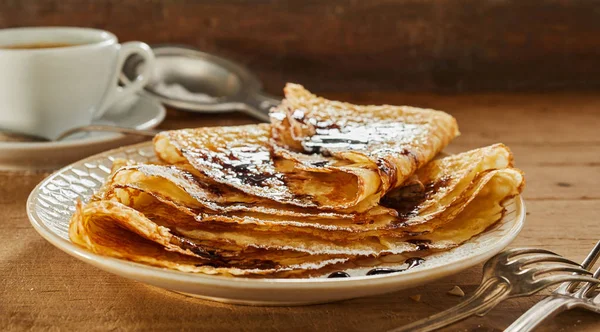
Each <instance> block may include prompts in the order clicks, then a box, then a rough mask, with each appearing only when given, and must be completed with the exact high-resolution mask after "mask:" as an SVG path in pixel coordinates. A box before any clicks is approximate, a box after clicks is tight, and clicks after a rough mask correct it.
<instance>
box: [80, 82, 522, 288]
mask: <svg viewBox="0 0 600 332" xmlns="http://www.w3.org/2000/svg"><path fill="white" fill-rule="evenodd" d="M284 92H285V99H284V100H283V101H282V103H281V104H280V105H279V106H278V107H275V108H274V109H272V110H271V123H270V124H258V125H247V126H237V127H217V128H198V129H184V130H176V131H168V132H162V133H160V134H159V135H157V136H156V137H155V139H154V149H155V152H156V156H157V157H158V158H157V159H158V160H159V161H158V162H156V163H136V162H132V161H127V160H118V161H116V162H115V163H114V166H113V171H112V174H111V175H110V176H109V177H108V179H107V180H106V183H105V185H104V186H103V187H102V188H101V190H100V191H99V192H98V193H96V194H95V195H94V196H93V197H92V199H91V200H90V201H89V202H88V203H87V204H85V205H83V204H81V203H78V206H77V211H76V213H75V214H74V215H73V217H72V220H71V225H70V238H71V240H72V241H73V242H74V243H76V244H78V245H80V246H82V247H85V248H87V249H89V250H90V251H92V252H95V253H98V254H101V255H106V256H112V257H117V258H121V259H126V260H130V261H134V262H138V263H144V264H149V265H153V266H158V267H163V268H169V269H174V270H179V271H185V272H195V273H206V274H224V275H234V276H240V275H245V276H271V277H272V276H309V275H315V274H322V273H324V271H331V270H334V269H340V268H344V267H346V266H350V265H351V264H353V263H355V262H356V261H358V260H361V259H364V258H365V257H371V258H372V257H375V258H382V257H388V256H394V255H404V256H402V257H410V256H411V255H412V256H414V255H419V256H423V255H427V254H429V253H432V252H438V251H443V250H449V249H451V248H454V247H457V246H459V245H460V244H462V243H463V242H465V241H467V240H469V239H470V238H472V237H474V236H476V235H478V234H480V233H482V232H484V231H485V230H486V229H487V228H489V227H490V226H492V225H494V224H495V223H496V222H498V221H499V220H501V219H502V217H503V214H504V213H505V208H504V207H503V202H504V201H505V200H507V199H508V198H511V197H513V196H515V195H518V194H519V193H520V192H521V190H522V187H523V182H524V180H523V176H522V173H521V172H520V171H519V170H518V169H515V168H513V167H512V155H511V153H510V151H509V150H508V148H507V147H506V146H504V145H502V144H497V145H492V146H488V147H484V148H480V149H476V150H472V151H468V152H464V153H460V154H455V155H450V156H439V153H440V151H442V150H443V149H444V147H446V145H448V143H449V142H450V141H451V140H452V139H453V138H454V137H456V136H457V135H458V127H457V124H456V120H455V119H454V118H453V117H451V116H450V115H448V114H446V113H444V112H440V111H435V110H430V109H420V108H415V107H407V106H401V107H400V106H389V105H383V106H357V105H352V104H349V103H344V102H338V101H330V100H327V99H324V98H321V97H317V96H315V95H313V94H311V93H310V92H309V91H307V90H305V89H304V88H303V87H302V86H300V85H296V84H288V85H287V86H286V88H285V89H284Z"/></svg>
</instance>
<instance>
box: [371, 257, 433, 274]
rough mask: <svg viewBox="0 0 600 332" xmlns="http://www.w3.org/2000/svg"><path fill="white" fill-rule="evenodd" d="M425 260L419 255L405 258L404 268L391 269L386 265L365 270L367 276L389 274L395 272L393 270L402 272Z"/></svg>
mask: <svg viewBox="0 0 600 332" xmlns="http://www.w3.org/2000/svg"><path fill="white" fill-rule="evenodd" d="M424 261H425V259H423V258H421V257H411V258H409V259H407V260H406V261H405V262H404V263H405V264H408V267H406V268H405V269H391V268H388V267H378V268H374V269H371V270H369V272H367V275H368V276H374V275H379V274H389V273H395V272H404V271H406V270H410V269H412V268H414V267H417V266H419V265H421V264H422V263H423V262H424Z"/></svg>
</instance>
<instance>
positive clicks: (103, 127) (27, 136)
mask: <svg viewBox="0 0 600 332" xmlns="http://www.w3.org/2000/svg"><path fill="white" fill-rule="evenodd" d="M93 131H102V132H110V133H120V134H128V135H138V136H145V137H154V136H155V135H156V134H158V133H159V131H156V130H140V129H133V128H126V127H117V126H106V125H89V126H81V127H76V128H72V129H69V130H67V131H64V132H62V133H61V134H60V135H58V137H56V138H55V139H53V140H51V139H47V138H45V137H41V136H37V135H30V134H22V133H9V134H8V135H9V136H12V138H14V139H15V140H27V141H30V142H31V141H33V142H58V141H62V140H63V139H65V138H67V137H69V136H71V135H73V134H75V133H79V132H93ZM21 138H22V139H21Z"/></svg>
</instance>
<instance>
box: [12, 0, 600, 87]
mask: <svg viewBox="0 0 600 332" xmlns="http://www.w3.org/2000/svg"><path fill="white" fill-rule="evenodd" d="M599 7H600V1H597V0H564V1H556V0H535V1H499V0H458V1H457V0H453V1H448V0H441V1H440V0H420V1H415V0H396V1H388V0H370V1H355V0H350V1H349V0H329V1H304V0H293V1H258V0H242V1H208V0H196V1H192V0H160V1H159V0H146V1H139V0H95V1H84V0H0V28H4V27H15V26H28V25H69V26H86V27H96V28H102V29H108V30H111V31H113V32H115V33H116V34H117V35H118V36H119V37H120V38H121V39H122V40H142V41H146V42H149V43H185V44H189V45H193V46H196V47H198V48H200V49H202V50H204V51H207V52H214V53H217V54H221V55H223V56H227V57H231V58H233V59H235V60H237V61H241V62H243V63H245V64H247V65H248V66H249V67H250V68H252V69H253V70H255V71H257V72H258V74H259V76H260V77H261V78H262V79H263V80H264V81H265V82H267V90H269V91H270V92H272V93H276V92H279V91H280V87H281V86H282V84H283V83H284V82H286V81H295V82H301V83H304V84H308V85H310V86H313V87H315V89H319V90H320V91H323V90H330V91H348V90H354V91H361V90H388V91H395V90H424V89H429V90H441V91H481V90H523V89H534V90H539V89H545V90H548V89H550V90H553V89H564V88H578V89H581V88H589V87H599V86H600V66H598V65H597V64H598V58H599V57H600V43H599V42H598V35H600V24H599V23H598V22H600V11H599V10H598V8H599Z"/></svg>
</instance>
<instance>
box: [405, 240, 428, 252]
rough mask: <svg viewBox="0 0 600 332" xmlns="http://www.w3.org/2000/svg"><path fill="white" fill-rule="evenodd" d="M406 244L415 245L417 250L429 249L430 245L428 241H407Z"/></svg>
mask: <svg viewBox="0 0 600 332" xmlns="http://www.w3.org/2000/svg"><path fill="white" fill-rule="evenodd" d="M406 242H408V243H412V244H414V245H416V246H417V250H427V249H429V244H430V243H431V241H430V240H419V239H412V240H407V241H406Z"/></svg>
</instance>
